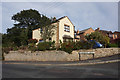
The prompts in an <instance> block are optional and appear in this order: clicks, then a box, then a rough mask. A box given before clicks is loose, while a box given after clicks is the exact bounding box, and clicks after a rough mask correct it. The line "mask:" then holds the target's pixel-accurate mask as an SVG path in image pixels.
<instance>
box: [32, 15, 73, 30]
mask: <svg viewBox="0 0 120 80" xmlns="http://www.w3.org/2000/svg"><path fill="white" fill-rule="evenodd" d="M66 17H67V16H63V17H61V18H59V19H56V20H55V21H53V22H52V23H51V24H54V23H56V22H58V21H60V20H61V19H64V18H66ZM67 18H68V17H67ZM68 20H69V21H70V19H69V18H68ZM70 22H71V21H70ZM71 24H72V25H73V23H72V22H71ZM73 26H74V25H73ZM38 29H40V28H38ZM34 30H37V29H34ZM34 30H33V31H34Z"/></svg>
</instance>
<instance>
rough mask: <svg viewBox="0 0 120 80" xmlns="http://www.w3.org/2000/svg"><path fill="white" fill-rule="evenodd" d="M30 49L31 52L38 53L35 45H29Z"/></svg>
mask: <svg viewBox="0 0 120 80" xmlns="http://www.w3.org/2000/svg"><path fill="white" fill-rule="evenodd" d="M28 49H29V50H31V51H36V50H37V48H36V47H35V44H34V43H29V44H28Z"/></svg>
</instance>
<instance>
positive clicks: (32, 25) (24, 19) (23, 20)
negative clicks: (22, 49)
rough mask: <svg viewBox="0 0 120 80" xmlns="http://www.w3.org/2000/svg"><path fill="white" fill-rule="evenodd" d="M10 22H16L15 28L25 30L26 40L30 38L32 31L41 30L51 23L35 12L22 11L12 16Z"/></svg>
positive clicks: (31, 10)
mask: <svg viewBox="0 0 120 80" xmlns="http://www.w3.org/2000/svg"><path fill="white" fill-rule="evenodd" d="M12 20H15V22H16V21H17V22H18V23H17V24H14V25H15V27H19V28H26V29H27V30H26V31H27V36H28V39H31V38H32V30H33V29H37V28H41V27H43V26H46V25H48V24H50V23H51V20H50V19H49V18H48V17H46V16H44V15H41V14H40V13H39V12H38V11H37V10H33V9H29V10H23V11H21V12H19V13H17V14H15V15H13V16H12Z"/></svg>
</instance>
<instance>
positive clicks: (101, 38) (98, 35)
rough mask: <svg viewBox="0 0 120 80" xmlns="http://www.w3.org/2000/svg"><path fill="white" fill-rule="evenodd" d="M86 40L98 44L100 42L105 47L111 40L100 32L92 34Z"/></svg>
mask: <svg viewBox="0 0 120 80" xmlns="http://www.w3.org/2000/svg"><path fill="white" fill-rule="evenodd" d="M85 38H86V39H87V40H95V41H97V42H100V43H101V44H104V46H105V47H106V45H107V44H108V43H109V41H110V38H109V37H108V36H106V35H103V34H102V33H100V32H98V31H95V32H93V33H91V34H90V35H86V36H85Z"/></svg>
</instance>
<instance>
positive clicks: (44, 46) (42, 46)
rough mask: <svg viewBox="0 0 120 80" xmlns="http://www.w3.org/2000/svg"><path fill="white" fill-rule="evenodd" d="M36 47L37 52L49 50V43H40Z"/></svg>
mask: <svg viewBox="0 0 120 80" xmlns="http://www.w3.org/2000/svg"><path fill="white" fill-rule="evenodd" d="M37 46H38V50H39V51H44V50H49V49H50V46H51V42H41V43H39V44H38V45H37Z"/></svg>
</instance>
